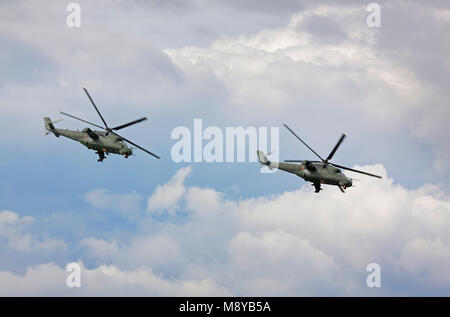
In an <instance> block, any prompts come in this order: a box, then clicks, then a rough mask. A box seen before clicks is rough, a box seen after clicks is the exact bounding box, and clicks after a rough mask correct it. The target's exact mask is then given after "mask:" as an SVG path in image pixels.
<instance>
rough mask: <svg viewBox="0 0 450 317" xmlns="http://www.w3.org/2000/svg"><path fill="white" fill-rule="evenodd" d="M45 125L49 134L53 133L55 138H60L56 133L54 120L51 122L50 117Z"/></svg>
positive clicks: (46, 118)
mask: <svg viewBox="0 0 450 317" xmlns="http://www.w3.org/2000/svg"><path fill="white" fill-rule="evenodd" d="M44 123H45V130H47V131H48V132H47V134H49V133H50V132H51V133H53V134H54V135H55V136H57V137H59V134H58V133H57V132H56V129H55V126H54V125H53V122H52V120H50V118H49V117H45V118H44Z"/></svg>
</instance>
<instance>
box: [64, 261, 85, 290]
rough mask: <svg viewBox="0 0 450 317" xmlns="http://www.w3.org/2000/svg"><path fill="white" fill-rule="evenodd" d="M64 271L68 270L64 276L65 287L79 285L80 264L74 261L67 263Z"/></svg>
mask: <svg viewBox="0 0 450 317" xmlns="http://www.w3.org/2000/svg"><path fill="white" fill-rule="evenodd" d="M66 271H67V272H70V274H69V275H68V276H67V278H66V285H67V287H69V288H74V287H81V265H80V264H79V263H76V262H72V263H69V264H67V266H66Z"/></svg>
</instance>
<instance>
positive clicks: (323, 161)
mask: <svg viewBox="0 0 450 317" xmlns="http://www.w3.org/2000/svg"><path fill="white" fill-rule="evenodd" d="M283 125H284V126H285V127H286V129H288V130H289V132H291V133H292V134H293V135H295V137H296V138H297V139H299V140H300V142H302V143H303V144H304V145H305V146H306V147H307V148H308V149H310V150H311V152H313V153H314V154H316V155H317V157H318V158H320V160H321V161H322V162H325V160H324V159H323V158H321V157H320V155H319V154H317V153H316V152H315V151H314V150H313V149H312V148H310V147H309V145H308V144H306V143H305V142H303V140H302V139H300V137H299V136H298V135H297V134H295V132H294V131H292V130H291V128H289V127H288V126H287V124H285V123H284V124H283Z"/></svg>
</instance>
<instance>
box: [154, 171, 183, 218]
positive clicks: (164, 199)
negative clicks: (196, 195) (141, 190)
mask: <svg viewBox="0 0 450 317" xmlns="http://www.w3.org/2000/svg"><path fill="white" fill-rule="evenodd" d="M190 172H191V168H190V167H185V168H182V169H180V170H178V172H177V173H176V174H175V175H174V176H173V177H172V178H171V179H170V181H169V182H168V183H167V184H165V185H162V186H158V187H157V188H156V190H155V192H154V193H153V194H152V195H151V196H150V197H149V198H148V201H147V210H148V211H149V212H157V213H162V212H164V211H168V212H169V213H172V214H173V213H174V212H175V211H176V210H177V209H178V203H179V201H180V199H181V198H182V197H183V195H184V193H185V188H184V180H185V178H186V177H187V176H188V175H189V174H190Z"/></svg>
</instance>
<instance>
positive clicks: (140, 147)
mask: <svg viewBox="0 0 450 317" xmlns="http://www.w3.org/2000/svg"><path fill="white" fill-rule="evenodd" d="M116 134H117V133H116ZM117 135H118V134H117ZM118 136H120V137H121V138H122V139H123V140H124V141H127V142H128V143H130V144H133V145H134V146H135V147H137V148H139V149H141V150H142V151H144V152H147V153H148V154H150V155H152V156H154V157H156V158H157V159H159V158H160V157H159V156H158V155H156V154H153V153H152V152H150V151H148V150H146V149H144V148H143V147H142V146H139V145H137V144H136V143H133V142H131V141H130V140H128V139H125V138H124V137H123V136H121V135H118Z"/></svg>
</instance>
